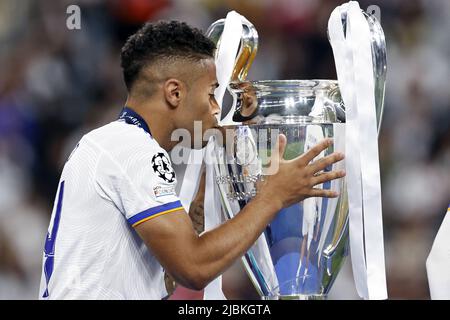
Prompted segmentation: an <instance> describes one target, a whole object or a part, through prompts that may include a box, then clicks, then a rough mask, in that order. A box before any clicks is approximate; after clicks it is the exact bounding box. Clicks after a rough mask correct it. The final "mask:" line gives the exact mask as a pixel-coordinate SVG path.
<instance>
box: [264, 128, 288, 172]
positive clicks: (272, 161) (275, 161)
mask: <svg viewBox="0 0 450 320" xmlns="http://www.w3.org/2000/svg"><path fill="white" fill-rule="evenodd" d="M286 142H287V139H286V136H285V135H284V134H280V135H278V139H277V143H276V145H275V148H273V149H272V154H271V155H270V157H269V161H268V163H267V164H268V165H267V166H266V167H265V168H264V174H265V175H273V174H276V173H277V172H278V168H279V166H280V162H281V160H282V159H283V154H284V151H285V150H286Z"/></svg>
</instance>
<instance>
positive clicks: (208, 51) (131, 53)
mask: <svg viewBox="0 0 450 320" xmlns="http://www.w3.org/2000/svg"><path fill="white" fill-rule="evenodd" d="M214 49H215V44H214V42H212V41H211V40H210V39H208V38H207V37H206V36H205V35H204V34H203V33H202V32H201V31H200V30H198V29H196V28H193V27H190V26H189V25H187V24H186V23H184V22H179V21H159V22H156V23H150V22H148V23H146V24H145V25H144V26H143V27H142V28H141V29H139V30H138V31H137V32H136V33H135V34H133V35H132V36H130V37H129V38H128V40H127V41H126V43H125V45H124V46H123V47H122V52H121V66H122V70H123V77H124V80H125V84H126V86H127V89H128V91H130V90H131V88H132V86H133V84H134V82H135V81H136V79H137V78H138V77H139V73H140V72H141V70H142V68H144V67H145V66H147V65H150V64H151V63H153V62H155V61H156V60H158V59H160V58H186V59H191V60H200V59H204V58H205V57H213V54H214Z"/></svg>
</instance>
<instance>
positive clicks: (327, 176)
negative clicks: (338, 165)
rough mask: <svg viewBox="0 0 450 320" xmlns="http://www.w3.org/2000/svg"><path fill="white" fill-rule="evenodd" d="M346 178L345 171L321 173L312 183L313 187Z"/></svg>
mask: <svg viewBox="0 0 450 320" xmlns="http://www.w3.org/2000/svg"><path fill="white" fill-rule="evenodd" d="M342 177H345V171H343V170H341V171H331V172H326V173H321V174H319V175H317V176H314V177H313V178H312V183H313V186H315V185H318V184H321V183H325V182H327V181H331V180H335V179H339V178H342Z"/></svg>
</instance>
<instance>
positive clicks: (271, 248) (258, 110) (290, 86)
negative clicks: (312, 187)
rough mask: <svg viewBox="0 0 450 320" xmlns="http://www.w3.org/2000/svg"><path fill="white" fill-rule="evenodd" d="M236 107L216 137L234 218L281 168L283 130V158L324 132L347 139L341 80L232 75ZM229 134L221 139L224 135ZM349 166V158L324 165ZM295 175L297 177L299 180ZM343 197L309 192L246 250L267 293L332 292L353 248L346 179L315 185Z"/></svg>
mask: <svg viewBox="0 0 450 320" xmlns="http://www.w3.org/2000/svg"><path fill="white" fill-rule="evenodd" d="M230 91H231V93H232V95H233V97H234V100H235V106H236V110H235V112H234V114H233V121H235V122H238V123H240V124H236V125H229V126H226V127H225V128H224V129H225V131H226V137H225V139H216V144H215V149H214V157H215V160H216V163H215V165H214V166H215V173H216V182H217V186H218V189H219V194H220V198H221V203H222V208H223V211H224V214H225V216H226V217H227V218H232V217H234V216H235V215H236V214H238V213H239V211H240V210H241V209H242V208H243V207H244V206H245V205H246V204H247V203H248V202H249V201H251V200H252V199H253V197H254V196H255V195H256V194H257V192H258V185H259V184H261V183H264V181H265V177H267V175H269V174H274V173H276V169H277V168H272V167H271V162H270V156H271V152H272V150H274V148H275V144H276V141H277V138H278V135H279V134H284V135H285V136H286V138H287V145H286V150H285V153H284V156H283V157H284V159H286V160H289V159H293V158H296V157H298V156H299V155H301V154H303V153H304V152H305V151H307V150H308V149H309V148H311V147H312V146H314V145H315V144H316V143H317V142H319V141H320V140H322V139H324V138H333V141H334V143H333V145H331V146H330V147H329V148H327V149H326V150H325V151H324V152H322V154H320V155H318V156H317V157H316V159H314V160H317V159H318V158H320V157H324V156H326V155H328V154H331V153H332V152H334V151H335V150H337V149H339V151H342V152H343V151H344V150H343V148H344V147H345V142H344V141H345V131H344V129H345V123H344V121H345V109H344V106H343V103H342V99H341V96H340V93H339V88H338V84H337V81H332V80H307V81H304V80H274V81H254V82H241V81H237V82H232V83H231V84H230ZM221 140H222V141H221ZM343 168H344V163H343V161H341V162H339V163H337V164H334V165H333V166H330V167H328V168H326V169H325V171H330V170H339V169H343ZM292 183H295V180H293V181H292ZM316 187H317V188H322V189H332V190H334V191H337V192H338V193H339V197H337V198H329V199H328V198H308V199H305V200H304V201H302V202H299V203H297V204H295V205H292V206H290V207H288V208H284V209H282V210H281V211H279V212H278V213H277V215H276V217H275V218H274V219H273V221H272V222H271V223H270V224H269V225H268V226H267V227H266V229H265V231H264V232H263V233H262V234H261V236H260V237H259V239H258V240H257V241H256V242H255V244H254V245H253V246H252V247H251V248H250V249H249V250H248V252H247V253H246V254H245V255H244V256H243V258H242V260H243V262H244V266H245V269H246V271H247V273H248V275H249V277H250V279H251V280H252V282H253V284H254V286H255V288H256V290H257V291H258V293H259V294H260V296H261V297H262V298H263V299H300V300H310V299H325V298H326V296H327V294H328V292H329V290H330V288H331V286H332V284H333V282H334V280H335V279H336V276H337V274H338V272H339V270H340V268H341V266H342V264H343V263H344V261H345V258H346V256H347V253H348V203H347V195H346V187H345V179H339V180H333V181H331V182H327V183H323V184H322V185H318V186H316Z"/></svg>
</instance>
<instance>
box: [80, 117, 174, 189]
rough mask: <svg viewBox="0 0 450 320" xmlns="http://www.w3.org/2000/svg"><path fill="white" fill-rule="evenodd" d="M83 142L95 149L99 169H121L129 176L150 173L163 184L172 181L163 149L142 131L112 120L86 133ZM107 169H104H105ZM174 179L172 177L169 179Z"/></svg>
mask: <svg viewBox="0 0 450 320" xmlns="http://www.w3.org/2000/svg"><path fill="white" fill-rule="evenodd" d="M85 140H86V141H88V143H91V144H92V145H93V146H95V147H96V149H98V150H99V151H100V152H101V154H102V156H100V163H99V165H98V170H100V171H101V170H103V169H102V168H103V166H105V168H108V167H111V165H113V167H116V168H117V167H120V169H121V171H123V172H125V173H127V175H130V176H136V175H141V176H144V175H145V172H144V171H145V170H150V169H151V170H152V171H153V172H155V173H156V174H157V175H158V177H159V178H162V179H163V180H165V181H166V182H169V183H172V182H175V174H174V172H173V168H172V163H171V161H170V157H169V155H168V153H167V151H166V150H164V149H163V148H161V147H160V145H159V144H158V142H157V141H156V140H155V139H153V138H152V137H151V135H150V134H148V133H147V132H145V131H144V130H143V129H141V128H139V127H137V126H134V125H130V124H127V123H125V122H122V121H114V122H111V123H109V124H107V125H105V126H103V127H100V128H98V129H95V130H93V131H91V132H89V133H88V134H87V135H86V136H85ZM105 170H106V169H105ZM172 176H173V178H172Z"/></svg>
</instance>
